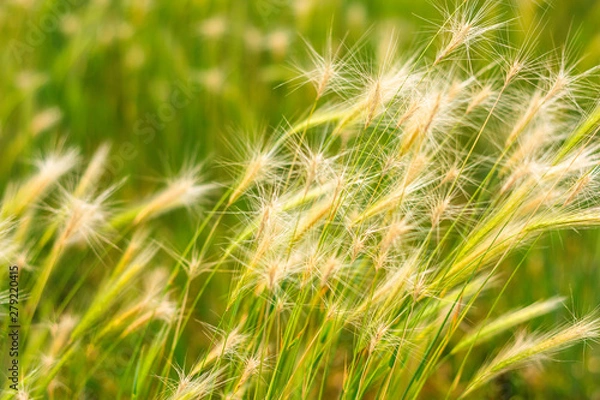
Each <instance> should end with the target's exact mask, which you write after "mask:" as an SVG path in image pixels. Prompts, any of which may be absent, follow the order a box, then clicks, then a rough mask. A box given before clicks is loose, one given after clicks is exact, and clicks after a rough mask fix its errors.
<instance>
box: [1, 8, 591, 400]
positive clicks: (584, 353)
mask: <svg viewBox="0 0 600 400" xmlns="http://www.w3.org/2000/svg"><path fill="white" fill-rule="evenodd" d="M436 3H443V2H435V1H414V0H413V1H410V0H396V1H389V0H374V1H367V0H364V1H341V0H330V1H328V0H319V1H314V0H294V1H293V0H256V1H243V0H219V1H202V0H197V1H167V0H154V1H152V0H121V1H111V0H92V1H85V0H61V1H41V0H3V1H2V3H1V4H0V49H1V54H0V62H1V64H2V68H0V96H1V100H0V154H1V157H0V179H1V180H2V184H5V183H6V182H7V181H8V180H11V179H13V178H14V177H18V176H21V175H22V173H24V172H26V171H28V170H29V169H30V168H31V166H30V164H29V163H28V161H29V160H31V158H32V157H34V156H35V155H36V154H38V153H39V152H40V149H48V148H52V147H55V146H56V144H57V143H60V142H61V141H62V140H64V141H65V142H66V145H68V146H72V145H76V146H78V147H80V148H81V149H82V151H83V152H84V153H85V154H88V155H89V154H91V153H92V152H93V151H94V149H95V148H97V146H98V145H99V144H101V143H104V142H110V143H111V144H112V157H111V163H110V168H109V170H110V175H111V176H108V177H107V178H106V179H107V180H110V179H117V178H120V177H123V176H128V177H129V180H128V181H127V182H126V183H125V185H124V186H123V188H122V189H121V190H120V191H119V193H118V196H119V197H120V198H121V199H122V200H123V201H124V200H125V199H128V201H129V199H132V198H133V199H135V198H141V197H142V196H143V194H145V193H152V192H153V191H154V190H155V189H156V187H158V185H159V184H160V179H161V178H162V177H164V176H165V175H168V174H169V173H174V172H176V171H178V170H179V169H180V168H181V167H182V165H184V164H185V163H189V162H201V163H204V164H205V170H206V171H207V175H208V176H209V178H210V179H216V180H219V181H226V180H227V179H228V178H229V177H228V176H225V175H223V174H224V171H223V168H222V163H220V162H219V161H220V160H223V159H227V160H234V161H235V158H236V154H237V153H236V147H237V146H239V145H240V143H242V142H243V141H244V140H247V138H249V137H253V136H256V134H257V133H266V134H267V135H268V134H269V132H270V131H271V130H272V129H273V128H275V127H277V126H280V125H282V124H285V123H286V121H292V122H293V121H294V120H295V119H296V118H297V117H299V116H301V115H302V114H304V113H306V112H307V110H308V108H309V107H310V106H311V104H312V101H313V99H314V91H313V89H312V88H311V87H308V86H305V87H298V85H297V84H296V83H295V82H293V81H291V79H293V78H294V76H295V72H294V68H293V66H294V65H295V64H298V63H300V64H302V63H303V62H304V61H305V60H306V58H307V51H306V45H305V43H304V41H307V42H309V43H311V44H313V45H314V47H315V48H316V49H317V50H320V49H322V48H323V47H324V45H325V43H326V41H327V38H328V37H329V36H331V37H332V39H333V42H334V43H340V42H341V41H342V40H344V43H345V44H346V45H347V46H348V47H350V46H352V45H353V44H355V43H357V42H360V43H362V47H361V48H363V49H364V50H365V52H370V53H371V54H375V57H376V55H377V54H378V52H380V51H381V49H382V48H385V47H386V46H388V43H389V41H390V38H392V37H396V38H397V40H398V43H397V45H398V46H399V48H400V54H401V55H402V54H403V52H404V53H405V54H407V55H410V51H411V49H414V48H415V47H416V46H418V45H420V44H423V43H424V42H425V41H426V40H427V39H428V37H429V36H428V35H430V34H431V33H432V32H435V30H436V25H435V24H436V23H439V22H441V21H442V15H441V14H440V11H439V9H438V8H439V6H440V4H436ZM497 3H498V4H497V6H496V7H495V8H494V10H495V11H494V12H496V13H498V15H501V16H502V17H501V18H503V19H511V18H515V20H514V21H513V23H512V27H513V29H512V31H511V34H510V38H509V40H510V43H511V44H512V45H514V46H517V47H518V46H519V45H521V44H523V43H525V42H526V41H528V40H531V38H532V36H535V35H537V36H538V37H539V44H538V45H536V46H535V48H534V50H535V52H536V53H538V54H539V55H541V54H544V53H547V52H551V51H553V50H554V49H556V48H560V47H561V46H562V45H563V44H564V43H565V42H568V43H569V46H568V49H569V50H570V51H571V52H572V53H573V54H574V55H576V56H582V57H583V60H582V61H581V63H580V64H579V66H580V68H582V69H585V68H591V67H594V66H597V65H599V64H600V24H599V22H598V21H600V1H597V0H555V1H552V2H544V1H541V0H504V1H498V2H497ZM15 158H19V159H21V160H22V162H19V163H17V164H16V167H12V165H13V163H12V162H11V160H13V159H15ZM172 221H174V222H173V224H175V225H174V226H177V229H173V230H172V231H169V232H165V233H164V234H165V235H167V240H168V241H169V242H171V243H174V244H175V245H178V244H181V243H186V241H187V240H188V239H189V237H190V236H191V234H192V232H193V229H194V221H190V220H189V219H188V218H187V217H186V216H185V213H184V212H181V213H178V214H176V215H175V217H174V219H173V220H172ZM539 244H540V246H539V248H536V250H534V251H533V253H532V254H531V256H530V257H529V258H528V260H527V262H526V265H525V267H524V268H522V269H521V270H519V273H518V274H517V276H515V278H514V280H513V284H511V286H510V288H509V290H511V292H510V295H509V296H506V297H505V298H504V299H503V302H504V304H501V309H504V310H505V309H509V308H513V307H515V306H518V305H521V304H528V303H531V302H534V301H535V300H537V299H540V298H548V297H551V296H553V295H555V294H560V295H563V296H566V297H568V299H569V300H568V301H567V304H568V305H569V308H570V309H572V310H577V311H578V312H581V313H582V314H583V313H584V312H587V311H591V310H593V309H595V308H597V306H598V304H600V294H599V293H598V292H599V291H598V288H600V268H599V267H600V250H599V248H600V234H599V232H595V231H588V232H583V233H573V232H570V233H560V234H559V233H557V234H554V235H552V236H551V237H547V238H544V239H543V240H542V241H541V242H540V243H539ZM517 261H518V257H515V259H513V260H509V261H507V262H506V264H507V265H506V266H505V271H504V276H505V277H508V276H509V272H510V269H511V266H512V265H514V263H516V262H517ZM511 262H512V264H511ZM489 295H490V296H491V298H493V296H494V293H490V294H489ZM218 303H219V297H218V296H211V292H208V294H207V295H206V296H205V299H203V304H204V307H203V309H202V310H199V312H198V317H200V316H202V317H206V318H207V319H210V318H213V319H214V316H215V314H217V313H218V312H217V311H215V310H218V308H219V307H220V305H219V304H218ZM480 307H481V305H480ZM480 311H481V312H482V313H483V312H485V310H484V309H482V310H480ZM568 315H569V313H568V312H567V311H565V312H564V313H563V315H558V316H556V317H555V319H554V320H552V318H550V319H546V320H542V321H539V323H540V324H548V325H549V324H551V323H556V322H560V321H562V320H564V318H565V316H568ZM188 334H189V335H190V337H191V336H192V335H193V333H188ZM502 339H507V337H504V338H502ZM560 360H562V361H573V360H577V361H576V362H560V363H554V364H549V365H547V366H546V367H544V369H543V370H540V369H535V368H527V369H525V370H524V371H521V372H522V373H512V374H509V375H507V376H505V377H503V378H502V379H501V380H499V381H498V382H497V383H496V384H495V385H494V387H490V389H489V396H490V398H507V399H508V398H514V399H529V398H531V399H551V398H582V399H583V398H585V399H587V398H589V399H600V383H599V382H600V351H599V349H598V346H587V347H581V346H580V347H578V348H576V349H574V350H571V351H570V352H567V353H564V354H561V355H560ZM449 373H450V372H449ZM442 375H443V374H442ZM444 379H448V380H450V379H451V376H446V377H444V376H440V379H439V382H440V385H444V384H445V382H444Z"/></svg>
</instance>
